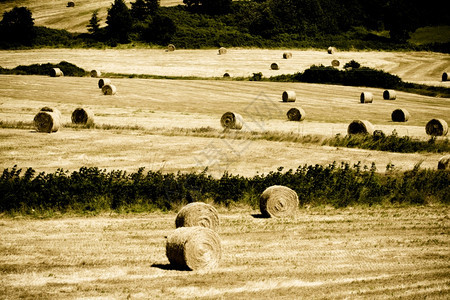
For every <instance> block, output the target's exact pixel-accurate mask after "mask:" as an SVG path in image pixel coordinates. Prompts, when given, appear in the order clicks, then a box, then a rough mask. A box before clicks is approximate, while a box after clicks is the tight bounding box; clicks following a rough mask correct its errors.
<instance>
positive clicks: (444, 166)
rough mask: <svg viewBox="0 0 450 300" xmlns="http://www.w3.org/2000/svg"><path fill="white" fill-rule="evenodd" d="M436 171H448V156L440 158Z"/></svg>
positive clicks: (449, 157) (449, 163) (449, 162)
mask: <svg viewBox="0 0 450 300" xmlns="http://www.w3.org/2000/svg"><path fill="white" fill-rule="evenodd" d="M438 170H450V155H445V156H442V157H441V158H440V159H439V162H438Z"/></svg>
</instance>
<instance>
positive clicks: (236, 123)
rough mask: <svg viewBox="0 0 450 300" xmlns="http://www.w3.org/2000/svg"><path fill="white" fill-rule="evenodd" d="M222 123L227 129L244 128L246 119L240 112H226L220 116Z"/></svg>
mask: <svg viewBox="0 0 450 300" xmlns="http://www.w3.org/2000/svg"><path fill="white" fill-rule="evenodd" d="M220 124H221V125H222V127H223V128H225V129H238V130H239V129H242V126H243V125H244V119H243V118H242V116H241V115H240V114H236V113H232V112H226V113H224V114H223V115H222V118H220Z"/></svg>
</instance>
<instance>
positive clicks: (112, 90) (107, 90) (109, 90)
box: [102, 84, 117, 95]
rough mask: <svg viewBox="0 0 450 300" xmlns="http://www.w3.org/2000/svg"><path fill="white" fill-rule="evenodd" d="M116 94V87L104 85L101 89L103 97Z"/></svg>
mask: <svg viewBox="0 0 450 300" xmlns="http://www.w3.org/2000/svg"><path fill="white" fill-rule="evenodd" d="M116 92H117V89H116V86H115V85H112V84H105V85H104V86H103V87H102V93H103V95H115V94H116Z"/></svg>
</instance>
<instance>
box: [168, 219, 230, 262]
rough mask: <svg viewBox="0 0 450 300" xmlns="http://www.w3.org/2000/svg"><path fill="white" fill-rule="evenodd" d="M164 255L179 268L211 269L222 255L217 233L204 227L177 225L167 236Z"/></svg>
mask: <svg viewBox="0 0 450 300" xmlns="http://www.w3.org/2000/svg"><path fill="white" fill-rule="evenodd" d="M166 256H167V258H168V259H169V262H170V264H171V265H173V266H174V267H176V268H179V269H185V270H186V269H187V270H206V269H213V268H215V267H216V266H217V265H218V264H219V261H220V258H221V256H222V246H221V243H220V238H219V235H218V234H217V233H216V232H215V231H214V230H212V229H209V228H206V227H200V226H195V227H179V228H177V229H175V230H174V231H173V232H172V233H171V234H170V235H169V236H168V237H167V241H166Z"/></svg>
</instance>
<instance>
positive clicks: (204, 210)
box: [175, 202, 219, 230]
mask: <svg viewBox="0 0 450 300" xmlns="http://www.w3.org/2000/svg"><path fill="white" fill-rule="evenodd" d="M175 226H176V228H178V227H193V226H202V227H206V228H209V229H212V230H217V228H218V227H219V214H218V213H217V210H216V209H215V208H214V206H212V205H210V204H207V203H204V202H192V203H189V204H188V205H186V206H184V207H183V208H182V209H181V210H180V211H179V212H178V214H177V217H176V219H175Z"/></svg>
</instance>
